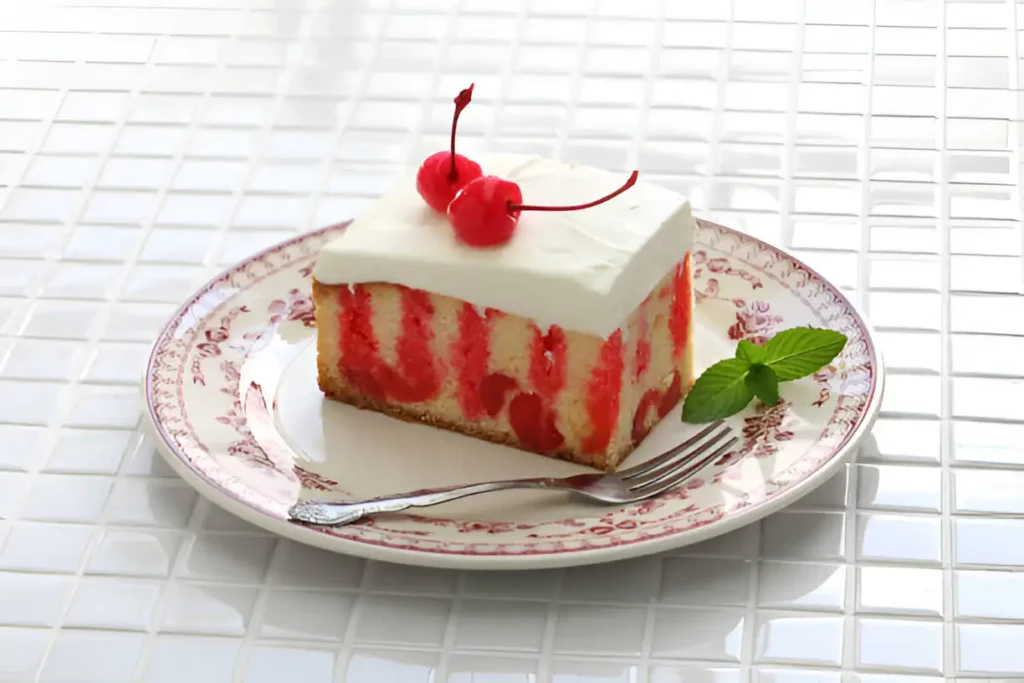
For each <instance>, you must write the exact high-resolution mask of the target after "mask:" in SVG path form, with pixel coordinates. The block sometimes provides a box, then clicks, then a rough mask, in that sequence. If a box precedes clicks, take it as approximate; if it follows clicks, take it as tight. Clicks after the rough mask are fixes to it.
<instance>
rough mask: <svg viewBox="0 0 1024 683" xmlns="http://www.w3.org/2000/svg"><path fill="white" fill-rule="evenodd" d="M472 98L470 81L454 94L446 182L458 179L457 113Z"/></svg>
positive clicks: (459, 112) (467, 104)
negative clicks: (456, 147)
mask: <svg viewBox="0 0 1024 683" xmlns="http://www.w3.org/2000/svg"><path fill="white" fill-rule="evenodd" d="M472 99H473V84H472V83H470V84H469V87H468V88H466V89H465V90H460V91H459V94H458V95H456V96H455V116H453V117H452V151H451V162H452V165H451V168H450V169H449V170H448V182H450V183H454V182H455V181H456V180H458V179H459V171H458V169H456V168H455V129H456V128H457V127H458V125H459V114H461V113H462V110H463V109H465V108H466V107H468V106H469V103H470V101H472Z"/></svg>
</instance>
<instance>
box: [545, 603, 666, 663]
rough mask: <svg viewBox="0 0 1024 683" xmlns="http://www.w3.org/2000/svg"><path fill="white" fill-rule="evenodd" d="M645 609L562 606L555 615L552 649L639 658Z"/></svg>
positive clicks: (561, 651) (564, 651)
mask: <svg viewBox="0 0 1024 683" xmlns="http://www.w3.org/2000/svg"><path fill="white" fill-rule="evenodd" d="M646 618H647V610H646V609H645V608H640V607H602V606H598V605H562V606H561V607H559V609H558V614H557V616H556V618H555V639H554V644H553V645H552V647H553V650H554V652H557V653H563V654H569V653H572V654H596V653H600V654H606V655H608V654H620V655H628V656H631V657H638V656H639V655H640V651H641V649H642V647H643V640H644V623H645V621H646Z"/></svg>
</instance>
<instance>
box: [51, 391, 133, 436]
mask: <svg viewBox="0 0 1024 683" xmlns="http://www.w3.org/2000/svg"><path fill="white" fill-rule="evenodd" d="M140 405H141V403H140V398H139V390H138V389H136V388H134V387H104V386H80V387H79V389H78V397H77V398H76V399H75V401H74V403H73V404H72V406H71V412H70V414H69V415H68V417H67V419H66V420H65V421H64V424H65V425H67V426H68V427H98V428H111V429H116V428H122V429H130V428H132V427H134V426H135V425H136V424H138V421H139V414H140V408H139V406H140Z"/></svg>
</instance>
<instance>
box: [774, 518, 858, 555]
mask: <svg viewBox="0 0 1024 683" xmlns="http://www.w3.org/2000/svg"><path fill="white" fill-rule="evenodd" d="M762 528H763V534H764V539H763V544H762V555H763V556H764V557H765V558H771V559H780V560H787V559H790V560H842V559H844V558H845V555H846V549H845V545H846V541H845V538H846V529H845V520H844V516H843V514H842V513H834V512H781V513H777V514H775V515H772V516H770V517H768V518H766V519H765V520H764V522H762Z"/></svg>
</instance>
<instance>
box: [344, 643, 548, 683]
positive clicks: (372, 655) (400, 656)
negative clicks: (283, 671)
mask: <svg viewBox="0 0 1024 683" xmlns="http://www.w3.org/2000/svg"><path fill="white" fill-rule="evenodd" d="M489 660H490V658H486V660H485V661H489ZM473 661H474V662H475V661H476V660H475V659H474V660H473ZM466 666H467V663H466V662H465V660H464V659H463V658H462V657H459V658H455V657H453V658H452V661H451V663H450V669H452V670H453V671H454V672H455V675H459V674H458V672H459V671H462V670H463V669H464V667H466ZM343 667H344V668H343V669H342V670H343V671H344V674H343V677H342V678H341V679H340V680H352V681H358V680H367V681H372V680H385V681H387V680H393V681H401V682H402V683H438V682H437V678H436V677H435V671H437V668H438V654H437V653H436V652H414V651H407V650H406V651H403V650H384V649H374V650H360V649H356V650H355V651H354V652H353V653H352V654H351V655H350V656H349V659H348V661H347V662H346V663H345V664H344V665H343ZM473 670H474V669H473V668H470V671H473ZM467 679H469V676H468V675H467V676H466V678H464V679H463V680H462V681H460V683H470V680H471V679H469V680H467ZM451 680H452V679H449V681H451ZM455 680H459V679H455ZM446 683H448V682H446ZM517 683H518V682H517ZM531 683H532V682H531Z"/></svg>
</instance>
